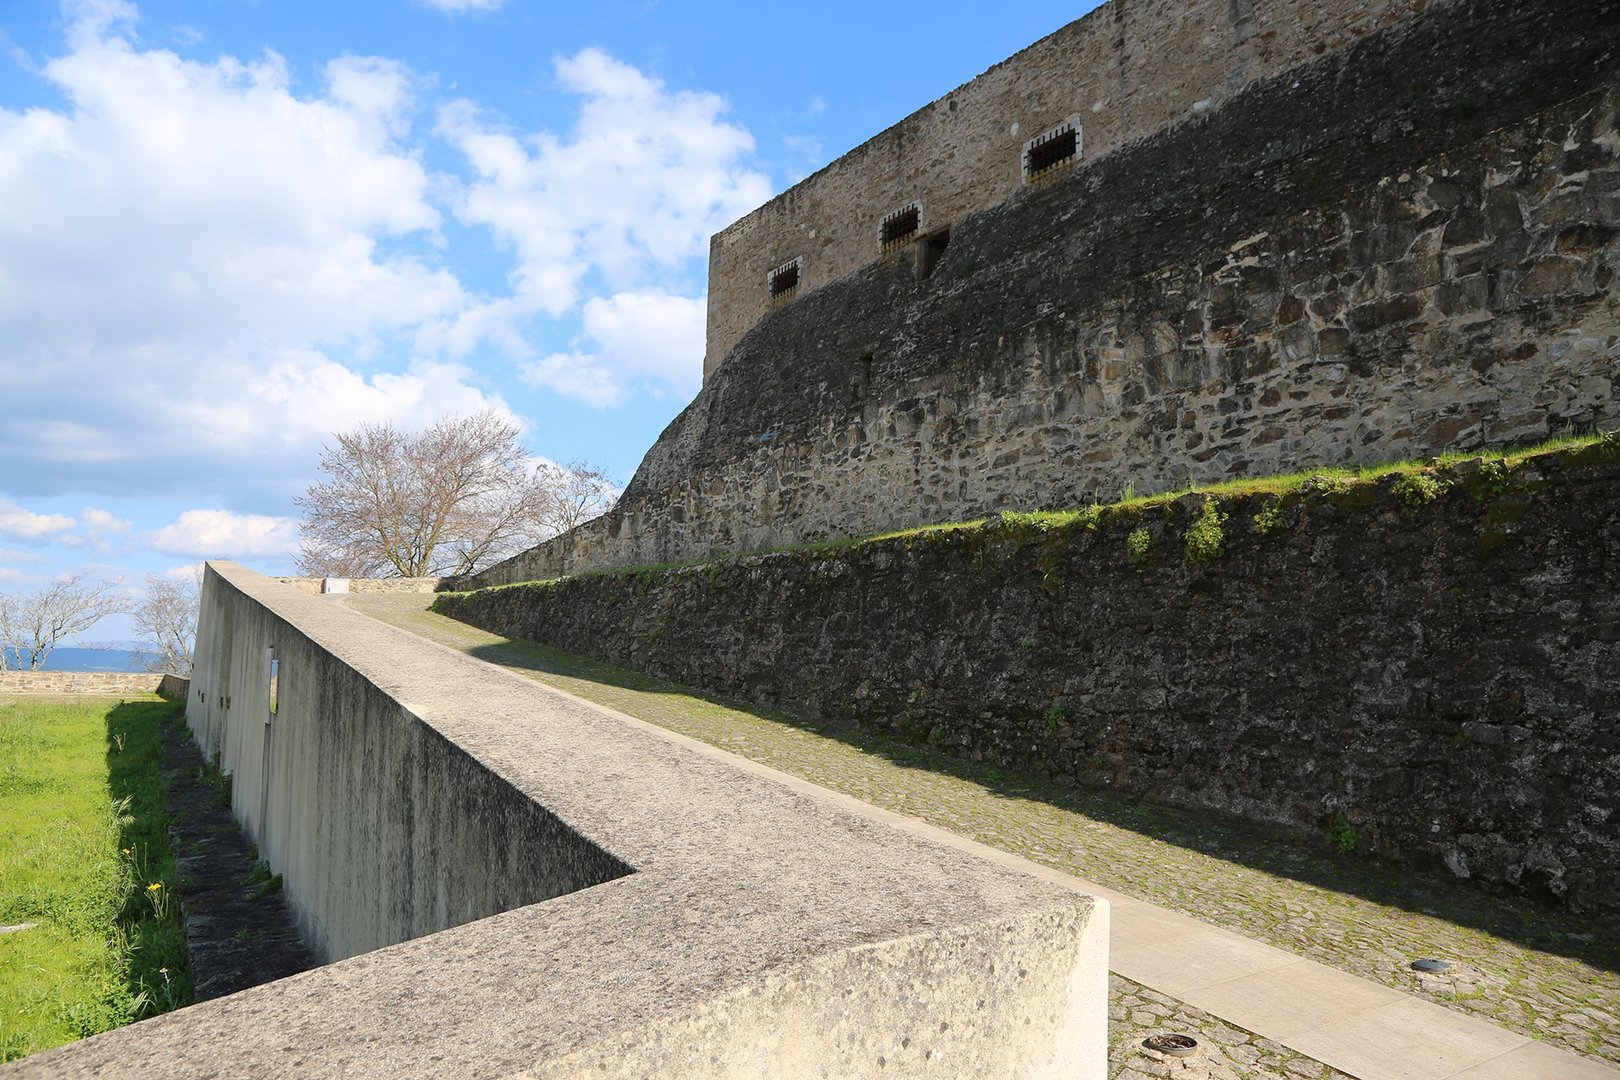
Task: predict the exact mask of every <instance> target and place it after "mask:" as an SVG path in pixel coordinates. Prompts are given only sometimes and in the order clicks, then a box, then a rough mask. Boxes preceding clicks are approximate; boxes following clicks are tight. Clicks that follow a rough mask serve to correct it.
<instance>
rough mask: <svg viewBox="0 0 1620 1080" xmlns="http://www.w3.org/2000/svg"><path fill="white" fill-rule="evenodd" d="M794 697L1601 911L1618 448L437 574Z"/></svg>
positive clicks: (673, 669)
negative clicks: (663, 562) (595, 560)
mask: <svg viewBox="0 0 1620 1080" xmlns="http://www.w3.org/2000/svg"><path fill="white" fill-rule="evenodd" d="M436 606H437V609H438V610H440V611H442V612H444V613H446V614H449V615H453V616H454V617H456V618H459V619H462V620H464V621H466V622H469V623H472V624H474V625H477V626H480V627H483V628H485V629H488V630H492V631H494V632H496V633H500V634H504V635H509V636H513V637H520V638H530V639H533V640H537V641H541V642H544V643H546V644H548V645H552V646H555V647H556V648H559V649H564V650H568V651H572V652H576V653H581V654H584V655H588V656H595V657H599V658H602V659H606V660H609V661H612V662H614V663H620V664H624V665H627V666H630V667H634V668H637V669H640V670H643V671H648V672H652V673H655V674H658V675H661V676H664V677H668V678H671V679H674V680H677V681H679V682H682V683H685V684H688V685H691V686H696V687H701V688H703V689H705V690H708V691H712V692H715V693H719V694H724V695H733V696H736V697H738V698H741V699H744V700H747V701H750V702H755V703H759V704H763V705H768V706H773V707H779V708H781V709H783V710H786V711H787V712H789V713H794V714H799V715H804V716H809V717H823V718H830V719H834V720H839V721H844V722H849V723H853V724H857V725H863V726H865V725H869V726H874V727H878V728H883V729H892V730H894V731H896V732H898V733H900V734H901V735H903V736H905V737H908V738H911V739H915V740H919V741H921V740H926V741H927V742H930V743H933V744H936V745H939V746H942V747H946V748H948V749H950V750H951V751H952V752H954V753H959V754H961V755H964V756H967V757H971V758H974V759H979V760H990V761H995V762H999V763H1004V764H1006V765H1010V766H1013V767H1016V768H1019V769H1025V770H1032V771H1035V772H1038V773H1040V774H1043V775H1051V776H1062V777H1071V778H1073V779H1075V780H1077V781H1078V782H1081V783H1084V784H1088V785H1097V786H1105V787H1108V788H1112V789H1114V790H1117V791H1121V792H1126V793H1130V794H1134V795H1139V796H1141V797H1143V798H1148V799H1154V800H1160V801H1164V802H1169V803H1173V804H1180V805H1185V806H1191V807H1198V808H1208V809H1211V810H1218V811H1224V812H1230V813H1234V814H1238V815H1241V816H1243V817H1246V818H1249V819H1252V820H1259V821H1264V822H1272V823H1276V824H1279V825H1282V826H1285V827H1288V828H1291V829H1295V830H1305V831H1311V832H1316V833H1318V834H1319V835H1331V836H1333V837H1335V838H1337V839H1338V841H1339V842H1340V843H1343V844H1345V845H1347V846H1355V847H1357V848H1358V849H1360V850H1363V851H1372V852H1377V853H1381V854H1385V855H1388V856H1392V857H1395V858H1399V859H1403V860H1407V861H1410V862H1412V863H1415V864H1418V865H1426V866H1430V867H1432V868H1433V869H1434V870H1435V872H1437V873H1446V874H1451V875H1455V876H1458V877H1464V878H1471V879H1473V880H1476V881H1478V882H1481V883H1483V884H1484V885H1486V886H1487V887H1490V888H1494V889H1508V890H1518V891H1522V892H1524V893H1527V894H1530V895H1533V896H1536V897H1539V898H1541V899H1543V900H1546V901H1550V902H1553V903H1558V904H1566V905H1568V906H1569V907H1571V908H1573V909H1575V910H1597V909H1607V910H1614V909H1615V908H1617V907H1620V831H1617V830H1616V827H1615V826H1616V822H1617V821H1620V442H1617V441H1616V440H1615V439H1614V438H1613V437H1611V438H1610V439H1609V440H1607V441H1604V442H1600V443H1596V444H1593V445H1592V446H1591V447H1590V448H1588V449H1585V450H1581V451H1578V452H1563V453H1558V454H1553V455H1550V456H1541V457H1536V458H1532V459H1529V460H1528V461H1526V462H1525V463H1523V464H1520V465H1518V466H1516V467H1514V468H1512V469H1507V468H1505V467H1503V466H1501V465H1500V464H1499V463H1498V462H1494V461H1491V460H1488V459H1487V460H1485V461H1483V462H1481V461H1479V460H1476V461H1473V462H1471V463H1465V464H1464V465H1461V466H1458V467H1456V468H1455V469H1452V470H1450V471H1442V472H1439V473H1436V474H1433V475H1425V474H1419V475H1418V476H1417V477H1407V478H1396V477H1389V478H1386V479H1384V480H1382V481H1379V482H1377V483H1376V484H1374V483H1371V482H1368V483H1364V484H1360V485H1345V484H1343V483H1342V482H1335V481H1322V482H1320V483H1315V484H1308V485H1307V486H1306V488H1305V489H1301V490H1299V491H1295V492H1294V493H1292V494H1290V495H1288V496H1286V497H1285V498H1284V499H1282V500H1281V501H1280V502H1279V501H1278V500H1277V499H1276V497H1274V496H1269V495H1252V496H1245V497H1236V498H1226V499H1221V500H1218V501H1214V502H1209V501H1206V499H1205V497H1204V496H1198V495H1192V496H1186V497H1184V498H1182V499H1179V500H1176V501H1174V502H1170V503H1166V504H1163V505H1159V506H1152V507H1145V508H1144V507H1140V506H1137V507H1131V506H1126V507H1123V508H1120V509H1111V510H1106V511H1103V512H1100V513H1099V514H1097V515H1096V516H1092V515H1089V514H1088V515H1082V516H1080V517H1078V518H1076V519H1074V520H1071V521H1068V522H1067V523H1065V524H1057V525H1052V524H1051V523H1045V524H1043V523H1041V522H1038V521H1026V520H1020V519H1016V518H1014V519H1010V520H1009V519H1004V518H997V519H993V520H992V523H991V524H990V525H987V526H985V527H982V528H981V527H969V528H964V529H958V530H954V531H936V532H926V533H922V534H917V535H914V536H910V537H900V538H895V539H888V540H875V541H869V542H865V543H860V544H857V545H854V546H845V547H835V548H832V549H827V550H816V549H811V550H801V551H785V552H779V553H775V554H768V555H758V556H752V557H747V558H743V559H741V560H736V561H726V562H718V563H714V564H712V565H708V566H696V567H687V568H680V569H672V570H656V569H649V570H640V571H637V570H630V571H623V572H613V573H602V574H589V575H581V576H577V577H571V578H566V579H563V580H561V581H558V582H551V583H543V584H537V585H514V586H507V587H502V588H494V589H487V590H482V591H479V592H474V593H471V594H465V595H463V594H447V595H444V596H441V597H440V598H439V600H438V601H437V605H436Z"/></svg>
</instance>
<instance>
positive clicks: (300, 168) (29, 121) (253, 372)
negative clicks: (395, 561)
mask: <svg viewBox="0 0 1620 1080" xmlns="http://www.w3.org/2000/svg"><path fill="white" fill-rule="evenodd" d="M68 15H69V18H70V20H71V21H70V32H69V41H70V43H71V45H72V46H73V48H72V51H70V52H69V53H68V54H66V55H64V56H61V57H59V58H57V59H55V60H52V61H50V62H49V63H48V64H46V65H45V67H44V68H43V75H44V77H45V78H46V79H48V80H49V81H50V82H51V83H53V84H54V85H55V86H56V88H57V89H58V90H59V91H60V92H61V93H62V94H63V96H64V97H65V98H66V100H67V102H68V105H67V106H66V107H65V108H63V109H60V110H57V109H49V108H33V109H28V110H25V111H20V112H18V111H8V110H4V109H0V205H3V206H5V207H6V208H7V212H6V213H5V214H3V215H0V336H3V337H4V339H5V340H6V342H7V356H6V357H5V359H4V360H3V361H0V364H3V365H4V371H0V377H3V379H4V381H5V383H6V385H7V388H8V391H10V392H11V393H14V394H16V395H17V396H18V397H19V398H26V399H27V400H29V401H31V402H33V403H35V407H34V408H33V409H32V410H30V411H29V412H28V413H26V414H24V413H23V412H22V411H21V410H11V411H8V412H7V413H5V414H4V415H0V457H3V458H4V459H6V460H9V461H29V462H33V463H36V464H37V466H38V467H35V468H31V469H29V470H26V475H25V478H24V479H23V480H22V481H21V483H22V484H25V485H30V486H29V487H28V488H27V490H31V491H38V492H41V493H44V492H54V491H61V490H64V489H68V488H73V487H78V488H81V489H83V490H98V491H113V490H116V491H119V492H120V493H129V494H142V493H146V492H151V491H159V490H172V485H173V483H174V477H173V475H172V474H173V472H174V471H175V470H176V468H177V467H183V468H185V469H186V470H188V471H190V472H191V473H192V476H191V479H192V480H193V481H195V482H197V483H199V484H201V483H206V482H207V481H208V480H209V479H210V478H211V477H219V476H229V475H240V474H243V473H245V472H247V471H248V469H247V467H248V466H249V465H252V466H255V467H256V474H257V475H258V476H259V477H260V478H261V479H266V478H268V477H267V474H269V473H278V474H280V475H281V476H285V474H287V473H290V472H292V471H293V470H294V469H307V467H308V462H309V460H311V459H312V458H313V452H314V447H315V446H316V445H317V444H318V442H319V440H320V439H321V438H323V437H325V436H327V435H329V434H330V433H331V432H332V431H333V430H338V429H341V428H343V427H347V426H351V425H352V424H354V423H355V422H357V421H359V420H363V419H368V418H374V417H376V416H378V415H379V413H381V414H383V415H386V416H388V418H396V417H397V415H398V414H397V413H391V412H389V410H390V409H391V408H394V407H395V406H402V403H403V406H402V407H405V408H407V409H408V408H410V407H412V403H413V402H414V400H415V398H414V396H413V395H414V394H416V393H420V392H423V390H422V388H430V389H433V390H436V391H442V392H444V393H445V394H446V395H447V396H448V398H450V399H453V400H455V401H460V402H465V403H468V404H469V405H472V406H483V405H487V404H491V403H492V402H491V401H490V400H489V396H488V395H487V393H485V392H483V391H481V390H479V389H475V388H473V387H472V386H471V385H470V384H469V383H467V382H464V381H461V377H462V376H464V375H465V374H466V373H465V371H464V370H461V369H456V368H454V367H452V366H447V365H443V364H438V363H436V362H433V361H418V362H417V363H415V364H411V363H406V364H403V365H401V366H404V367H406V368H407V369H408V370H407V371H406V372H405V373H399V372H397V371H396V372H392V373H390V372H388V371H386V370H378V371H367V370H366V366H367V364H366V360H365V358H366V357H367V356H372V355H380V353H379V350H382V351H384V352H385V351H386V349H387V347H388V344H389V343H390V342H397V341H399V340H401V339H402V338H408V336H409V335H410V334H413V333H414V332H415V330H416V328H417V327H418V326H419V325H420V324H421V322H422V321H423V320H425V319H432V318H435V317H438V316H445V315H450V314H454V313H456V312H458V311H459V310H460V309H461V308H462V307H463V306H464V305H465V303H466V302H467V296H466V294H465V293H464V291H463V289H462V287H461V284H460V282H459V281H458V280H457V278H456V277H455V276H454V275H453V274H452V273H450V272H448V271H447V270H445V269H443V268H441V267H438V266H435V265H432V263H431V262H430V261H427V260H426V259H424V258H423V257H421V256H417V255H411V254H408V253H405V251H406V249H407V248H408V247H409V246H410V243H411V242H412V241H419V244H418V246H419V247H420V248H421V249H422V250H430V249H431V248H432V245H433V241H434V238H435V237H436V230H437V229H438V226H439V225H440V222H441V216H440V211H439V210H438V209H437V208H436V207H435V205H434V203H433V201H432V199H431V197H430V194H431V189H432V186H433V185H432V181H431V178H430V177H429V176H428V174H427V172H426V171H425V169H424V168H423V167H422V165H421V163H420V162H419V161H418V160H417V156H416V153H415V152H414V150H412V149H411V148H409V147H407V146H405V145H403V144H402V143H401V142H400V136H401V134H402V133H403V132H405V131H407V130H408V128H409V126H410V122H411V116H412V115H413V110H414V108H415V104H416V103H415V101H414V97H413V89H412V87H413V76H412V75H411V73H410V72H409V71H408V70H407V69H405V68H404V67H403V66H402V65H400V64H398V63H396V62H394V61H391V60H386V59H379V58H374V57H342V58H339V59H337V60H333V61H331V62H330V63H329V64H328V65H327V66H326V68H325V72H324V82H323V84H322V86H321V88H320V90H319V91H318V92H316V93H313V94H308V95H304V96H299V95H298V94H295V93H294V90H293V86H292V80H291V77H290V75H289V73H288V70H287V65H286V64H285V63H284V62H283V61H282V60H281V58H280V57H278V56H276V55H275V54H273V53H266V54H265V55H264V56H262V57H259V58H257V59H253V60H248V61H242V60H238V59H236V58H233V57H229V56H227V57H221V58H219V59H216V60H213V61H211V62H198V61H191V60H185V59H182V58H180V57H179V56H177V55H175V54H174V53H172V52H168V51H165V50H161V49H142V48H139V47H137V45H136V44H135V42H134V39H133V34H132V31H131V29H130V27H131V24H132V23H133V20H134V18H135V11H134V9H133V8H132V7H131V6H130V5H128V4H124V3H117V2H110V0H97V2H82V3H78V4H76V5H72V6H70V8H69V9H68ZM382 366H383V367H384V368H386V366H387V365H386V364H383V365H382ZM413 387H414V388H417V389H415V390H413V389H412V388H413ZM266 388H269V389H271V390H279V391H281V393H280V396H279V397H276V396H273V397H272V399H270V400H267V399H265V398H264V397H261V396H259V395H260V393H261V391H264V390H265V389H266ZM298 388H302V389H303V390H305V391H307V392H308V393H319V394H324V395H327V396H326V397H323V398H322V399H321V400H319V401H317V402H313V403H312V402H310V401H309V400H307V399H299V398H298V397H297V394H296V393H295V392H294V391H295V390H297V389H298ZM205 402H206V404H204V403H205ZM438 411H440V410H434V414H435V415H437V412H438ZM244 420H245V421H246V422H245V423H243V421H244ZM182 433H183V434H182ZM258 439H265V440H268V441H267V442H266V443H258V444H256V443H255V442H254V441H253V440H258ZM289 448H296V450H297V452H296V453H278V451H286V450H288V449H289ZM277 478H280V477H277Z"/></svg>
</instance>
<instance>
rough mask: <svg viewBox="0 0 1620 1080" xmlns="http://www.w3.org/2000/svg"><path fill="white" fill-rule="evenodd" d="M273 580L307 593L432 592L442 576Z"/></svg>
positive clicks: (285, 578) (289, 578)
mask: <svg viewBox="0 0 1620 1080" xmlns="http://www.w3.org/2000/svg"><path fill="white" fill-rule="evenodd" d="M271 580H272V581H279V582H281V583H282V584H283V585H291V586H292V587H293V588H295V589H297V590H298V591H299V592H307V593H319V594H330V593H350V592H353V593H430V592H432V591H433V590H434V589H436V588H437V587H438V585H439V581H440V580H441V579H440V578H436V577H401V578H324V577H278V578H272V579H271Z"/></svg>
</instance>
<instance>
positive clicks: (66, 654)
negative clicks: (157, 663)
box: [7, 645, 146, 671]
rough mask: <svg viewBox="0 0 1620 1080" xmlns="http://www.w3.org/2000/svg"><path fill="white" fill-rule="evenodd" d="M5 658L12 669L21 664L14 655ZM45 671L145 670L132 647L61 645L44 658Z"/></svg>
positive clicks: (138, 655)
mask: <svg viewBox="0 0 1620 1080" xmlns="http://www.w3.org/2000/svg"><path fill="white" fill-rule="evenodd" d="M7 660H8V661H9V663H10V666H11V669H12V670H13V671H15V670H17V669H18V668H19V667H21V666H22V665H20V664H18V663H17V658H16V656H15V655H12V656H9V657H8V658H7ZM44 670H46V671H145V670H146V666H145V665H144V664H142V663H141V659H140V654H139V653H137V652H135V651H134V650H133V649H83V648H79V647H78V646H72V645H62V646H58V647H57V648H56V649H54V650H52V651H51V655H50V656H48V657H46V658H45V668H44Z"/></svg>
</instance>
